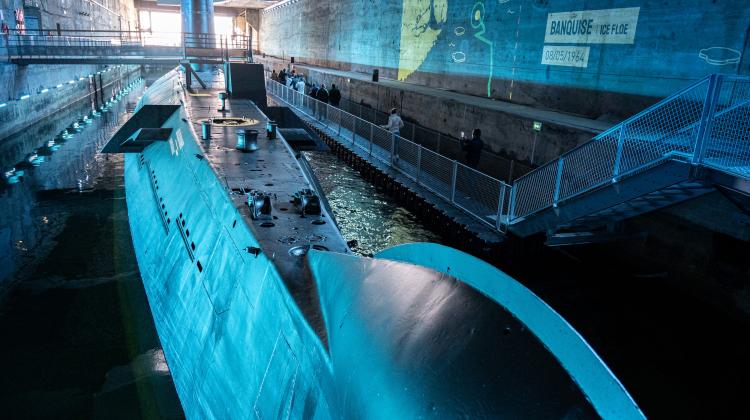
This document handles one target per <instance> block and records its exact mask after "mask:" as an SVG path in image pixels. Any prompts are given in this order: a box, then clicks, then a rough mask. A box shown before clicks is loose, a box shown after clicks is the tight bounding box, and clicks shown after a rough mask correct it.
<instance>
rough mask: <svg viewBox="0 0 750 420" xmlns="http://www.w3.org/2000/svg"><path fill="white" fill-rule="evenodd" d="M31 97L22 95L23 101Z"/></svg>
mask: <svg viewBox="0 0 750 420" xmlns="http://www.w3.org/2000/svg"><path fill="white" fill-rule="evenodd" d="M29 96H30V95H22V96H21V100H24V99H29Z"/></svg>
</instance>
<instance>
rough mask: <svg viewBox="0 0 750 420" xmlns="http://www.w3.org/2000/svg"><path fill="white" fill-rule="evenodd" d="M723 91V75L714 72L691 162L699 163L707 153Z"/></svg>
mask: <svg viewBox="0 0 750 420" xmlns="http://www.w3.org/2000/svg"><path fill="white" fill-rule="evenodd" d="M720 93H721V76H720V75H718V74H712V75H711V76H710V78H709V80H708V91H707V92H706V101H705V103H704V104H703V112H702V113H701V123H700V126H699V127H698V135H697V136H696V138H695V147H694V148H693V158H692V160H691V163H692V164H693V165H699V164H700V163H701V162H703V156H704V155H705V154H706V145H707V144H708V137H709V136H710V135H711V128H712V127H713V122H714V113H715V112H716V103H717V102H718V101H719V94H720Z"/></svg>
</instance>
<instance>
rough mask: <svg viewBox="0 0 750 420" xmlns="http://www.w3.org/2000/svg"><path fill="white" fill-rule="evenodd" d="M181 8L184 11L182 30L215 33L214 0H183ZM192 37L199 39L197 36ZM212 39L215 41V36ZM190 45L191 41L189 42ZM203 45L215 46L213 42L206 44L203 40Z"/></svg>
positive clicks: (194, 32)
mask: <svg viewBox="0 0 750 420" xmlns="http://www.w3.org/2000/svg"><path fill="white" fill-rule="evenodd" d="M180 10H181V13H182V32H187V33H193V34H210V35H214V2H213V0H181V1H180ZM188 37H190V35H188ZM188 39H189V40H190V39H191V38H188ZM192 39H194V40H196V41H197V38H195V37H193V38H192ZM210 41H211V42H213V37H211V39H210ZM189 46H190V43H188V47H189ZM201 46H204V47H213V45H212V44H209V45H205V44H203V42H201Z"/></svg>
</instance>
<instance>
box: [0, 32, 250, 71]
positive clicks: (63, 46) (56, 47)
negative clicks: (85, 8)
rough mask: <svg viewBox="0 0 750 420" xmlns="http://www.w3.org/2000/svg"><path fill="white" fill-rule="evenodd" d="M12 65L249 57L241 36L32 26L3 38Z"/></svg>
mask: <svg viewBox="0 0 750 420" xmlns="http://www.w3.org/2000/svg"><path fill="white" fill-rule="evenodd" d="M1 42H2V47H5V49H6V50H7V60H8V61H9V62H11V63H13V64H19V65H26V64H169V65H177V64H179V63H180V62H188V61H189V62H191V63H203V64H221V63H223V62H225V61H229V60H230V59H241V60H247V59H248V58H249V57H252V54H251V51H250V40H249V38H248V37H246V36H239V35H236V36H235V35H232V36H225V35H215V34H203V33H188V32H149V31H79V30H73V31H62V30H61V31H57V30H52V31H46V30H41V31H37V32H36V34H23V35H21V34H11V35H7V36H3V37H2V41H1Z"/></svg>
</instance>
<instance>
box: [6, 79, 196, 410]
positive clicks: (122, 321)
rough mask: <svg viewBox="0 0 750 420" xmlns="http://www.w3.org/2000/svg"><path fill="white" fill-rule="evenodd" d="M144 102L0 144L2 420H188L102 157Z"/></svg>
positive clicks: (127, 101)
mask: <svg viewBox="0 0 750 420" xmlns="http://www.w3.org/2000/svg"><path fill="white" fill-rule="evenodd" d="M142 91H143V85H142V84H140V85H138V86H137V87H135V88H134V89H133V90H132V91H131V92H129V93H128V94H127V95H124V96H122V97H121V98H120V99H119V100H117V101H114V102H112V103H110V104H108V105H107V108H108V110H104V111H103V112H101V113H100V114H98V115H97V114H93V113H91V110H92V104H91V103H79V104H76V105H74V106H71V107H69V108H67V109H65V110H63V111H61V112H59V113H57V114H56V115H54V116H52V117H50V118H47V119H46V120H44V121H42V122H40V123H38V124H36V125H34V126H32V127H29V128H28V129H26V130H24V131H23V132H21V133H18V134H16V135H14V136H11V137H9V138H7V139H5V140H2V141H0V168H2V172H0V179H3V180H4V181H5V182H3V183H2V186H0V280H2V281H0V337H3V345H2V346H0V360H3V361H5V362H6V364H5V368H4V371H3V375H0V407H3V417H6V418H110V417H111V416H112V415H115V416H116V417H118V418H182V417H183V413H182V411H181V407H180V404H179V400H178V399H177V394H176V391H175V389H174V385H173V383H172V379H171V376H170V375H169V372H168V369H167V366H166V363H165V361H164V357H163V353H162V352H161V348H160V343H159V339H158V336H157V334H156V330H155V328H154V325H153V320H152V317H151V312H150V309H149V307H148V301H147V297H146V294H145V291H144V289H143V285H142V284H141V280H140V277H139V274H138V266H137V263H136V260H135V255H134V252H133V248H132V242H131V238H130V231H129V226H128V214H127V207H126V203H125V199H124V197H125V196H124V194H125V192H124V188H123V163H124V162H123V159H122V156H117V155H113V156H107V155H101V154H98V153H97V152H98V151H99V150H100V149H101V148H102V147H103V145H104V144H105V142H106V141H107V140H108V139H109V138H110V136H111V134H112V133H113V132H114V131H115V130H116V128H117V127H118V126H119V125H120V124H121V123H122V122H124V121H125V120H126V119H127V117H128V112H129V111H132V109H133V108H134V106H135V103H136V102H137V100H138V98H139V97H140V95H141V93H142ZM84 117H86V118H84ZM63 130H67V134H65V132H64V131H63ZM64 134H65V135H64ZM7 175H10V176H7ZM11 286H12V287H11Z"/></svg>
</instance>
